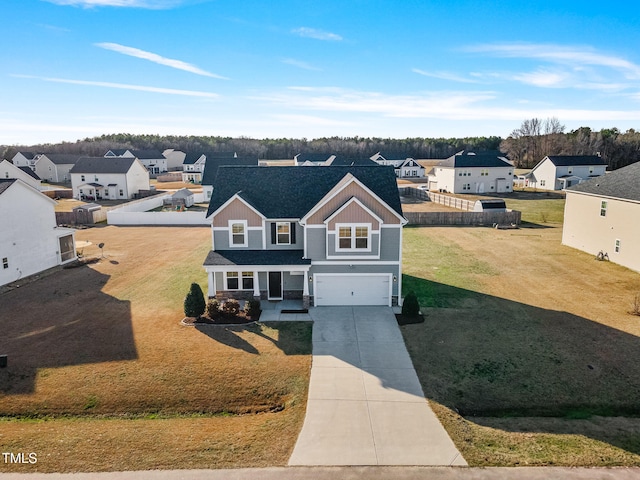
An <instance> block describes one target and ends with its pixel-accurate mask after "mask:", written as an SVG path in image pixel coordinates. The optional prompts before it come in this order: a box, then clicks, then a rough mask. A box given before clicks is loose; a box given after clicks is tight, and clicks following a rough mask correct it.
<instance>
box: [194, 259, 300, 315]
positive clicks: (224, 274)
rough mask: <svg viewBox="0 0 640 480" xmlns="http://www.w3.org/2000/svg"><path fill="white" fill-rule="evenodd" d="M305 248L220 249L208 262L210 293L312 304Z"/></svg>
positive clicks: (214, 295)
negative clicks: (299, 301) (303, 249)
mask: <svg viewBox="0 0 640 480" xmlns="http://www.w3.org/2000/svg"><path fill="white" fill-rule="evenodd" d="M302 255H303V251H302V250H259V251H255V250H219V251H213V250H212V251H211V252H209V254H208V255H207V258H206V259H205V262H204V265H203V266H204V268H205V271H206V272H207V277H208V278H207V279H208V290H207V293H208V296H209V298H216V299H218V300H226V299H229V298H234V299H236V300H249V299H260V300H269V301H282V300H301V301H302V305H303V306H304V308H306V307H308V306H309V278H310V277H309V268H310V267H311V260H309V259H304V258H302Z"/></svg>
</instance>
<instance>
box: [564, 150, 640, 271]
mask: <svg viewBox="0 0 640 480" xmlns="http://www.w3.org/2000/svg"><path fill="white" fill-rule="evenodd" d="M565 191H566V194H567V198H566V203H565V207H564V225H563V229H562V243H563V244H564V245H567V246H569V247H573V248H577V249H578V250H582V251H584V252H587V253H591V254H593V255H596V254H597V253H598V252H603V253H606V254H607V256H608V257H609V260H611V261H612V262H615V263H618V264H620V265H623V266H625V267H627V268H630V269H632V270H635V271H637V272H640V241H639V239H640V162H637V163H633V164H631V165H629V166H627V167H624V168H620V169H619V170H614V171H613V172H610V173H607V174H606V175H604V176H601V177H598V178H593V179H591V180H587V181H585V182H583V183H580V184H578V185H574V186H572V187H570V188H568V189H567V190H565Z"/></svg>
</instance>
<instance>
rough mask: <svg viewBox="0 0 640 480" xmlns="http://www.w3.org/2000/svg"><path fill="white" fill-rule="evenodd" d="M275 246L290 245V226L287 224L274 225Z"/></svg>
mask: <svg viewBox="0 0 640 480" xmlns="http://www.w3.org/2000/svg"><path fill="white" fill-rule="evenodd" d="M276 244H278V245H290V244H291V224H290V223H289V222H278V223H277V224H276Z"/></svg>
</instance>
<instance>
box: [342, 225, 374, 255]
mask: <svg viewBox="0 0 640 480" xmlns="http://www.w3.org/2000/svg"><path fill="white" fill-rule="evenodd" d="M347 227H349V228H351V248H340V229H341V228H347ZM357 227H366V228H367V248H356V228H357ZM371 235H372V228H371V224H370V223H336V226H335V237H336V240H335V245H336V253H340V252H370V251H371Z"/></svg>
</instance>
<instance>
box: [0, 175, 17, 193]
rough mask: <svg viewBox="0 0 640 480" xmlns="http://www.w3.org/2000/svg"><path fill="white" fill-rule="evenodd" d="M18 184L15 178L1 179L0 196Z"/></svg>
mask: <svg viewBox="0 0 640 480" xmlns="http://www.w3.org/2000/svg"><path fill="white" fill-rule="evenodd" d="M15 182H16V179H15V178H0V195H2V193H3V192H5V191H6V190H7V189H8V188H9V187H10V186H11V185H13V184H14V183H15Z"/></svg>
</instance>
